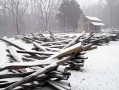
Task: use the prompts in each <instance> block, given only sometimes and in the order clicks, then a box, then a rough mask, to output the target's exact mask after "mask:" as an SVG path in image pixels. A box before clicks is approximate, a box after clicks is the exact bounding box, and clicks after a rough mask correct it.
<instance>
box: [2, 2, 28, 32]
mask: <svg viewBox="0 0 119 90" xmlns="http://www.w3.org/2000/svg"><path fill="white" fill-rule="evenodd" d="M0 3H1V5H3V8H6V9H7V10H8V11H9V12H11V14H12V16H13V21H14V23H15V27H16V34H20V33H21V31H20V29H19V24H20V23H21V20H22V18H23V16H24V14H25V12H26V9H27V8H28V2H27V0H25V1H24V0H1V1H0Z"/></svg>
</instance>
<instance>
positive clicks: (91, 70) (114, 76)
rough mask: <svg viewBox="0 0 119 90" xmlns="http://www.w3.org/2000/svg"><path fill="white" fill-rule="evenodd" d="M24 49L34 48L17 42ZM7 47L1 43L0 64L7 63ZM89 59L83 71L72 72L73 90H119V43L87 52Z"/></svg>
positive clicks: (112, 43) (111, 43)
mask: <svg viewBox="0 0 119 90" xmlns="http://www.w3.org/2000/svg"><path fill="white" fill-rule="evenodd" d="M15 43H16V44H17V45H20V46H23V47H24V48H26V49H27V48H28V49H29V47H32V46H31V45H26V46H25V45H24V44H23V42H22V44H21V42H16V41H15ZM5 49H6V46H5V43H4V42H0V63H1V64H2V63H3V64H4V63H5V62H7V57H6V54H7V52H6V50H5ZM86 56H88V59H87V60H86V61H85V65H84V67H83V68H82V70H81V71H71V77H70V78H69V81H70V83H71V87H72V90H119V71H118V69H119V41H115V42H110V43H109V45H103V46H98V48H97V49H95V50H92V51H87V52H86Z"/></svg>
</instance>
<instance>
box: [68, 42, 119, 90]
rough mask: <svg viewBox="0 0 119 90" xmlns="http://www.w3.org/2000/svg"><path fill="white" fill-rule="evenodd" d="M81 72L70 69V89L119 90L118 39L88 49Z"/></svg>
mask: <svg viewBox="0 0 119 90" xmlns="http://www.w3.org/2000/svg"><path fill="white" fill-rule="evenodd" d="M86 55H87V56H88V57H89V58H88V59H87V60H86V62H85V66H84V67H83V68H82V71H81V72H77V71H71V72H72V74H71V77H70V79H69V81H70V83H71V86H72V90H119V71H118V69H119V41H118V42H110V44H109V45H108V46H107V45H104V46H99V47H98V49H95V50H92V51H88V52H87V54H86Z"/></svg>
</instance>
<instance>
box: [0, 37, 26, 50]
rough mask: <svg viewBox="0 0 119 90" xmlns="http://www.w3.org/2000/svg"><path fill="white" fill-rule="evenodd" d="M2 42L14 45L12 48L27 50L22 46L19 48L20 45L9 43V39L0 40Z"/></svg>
mask: <svg viewBox="0 0 119 90" xmlns="http://www.w3.org/2000/svg"><path fill="white" fill-rule="evenodd" d="M0 40H2V41H4V42H6V43H8V44H10V45H12V46H14V47H16V48H18V49H20V50H25V49H24V48H22V47H20V46H18V45H16V44H14V43H12V42H11V41H9V40H7V39H2V38H0Z"/></svg>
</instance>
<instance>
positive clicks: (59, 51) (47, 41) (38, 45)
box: [0, 31, 117, 90]
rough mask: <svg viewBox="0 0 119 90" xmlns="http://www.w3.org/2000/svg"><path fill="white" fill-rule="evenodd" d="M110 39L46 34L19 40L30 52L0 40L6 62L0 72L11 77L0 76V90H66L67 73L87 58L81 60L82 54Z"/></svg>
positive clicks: (81, 34)
mask: <svg viewBox="0 0 119 90" xmlns="http://www.w3.org/2000/svg"><path fill="white" fill-rule="evenodd" d="M112 36H113V37H116V39H117V35H115V36H114V34H110V35H109V34H106V35H102V34H95V33H90V34H86V33H85V32H82V33H80V34H77V35H76V34H74V35H73V34H72V35H68V34H65V35H64V34H63V35H61V34H53V33H52V32H50V31H49V36H48V35H43V34H41V33H38V34H29V35H24V36H21V39H22V40H23V41H25V42H26V43H27V42H28V43H31V44H32V45H33V47H32V48H30V50H27V49H25V48H24V47H21V46H20V45H16V44H15V43H13V42H12V41H10V40H9V39H0V40H2V41H4V42H5V43H7V49H6V51H7V52H8V54H7V56H8V57H9V58H10V59H9V61H10V62H9V63H6V64H4V65H2V64H1V65H0V71H4V70H9V72H10V73H11V74H7V73H6V74H0V79H1V80H0V89H4V90H13V89H14V90H20V89H25V88H28V87H31V88H35V87H42V86H43V85H45V84H50V85H51V86H53V87H55V88H56V89H59V90H60V89H61V90H70V89H71V87H70V84H69V83H68V82H66V80H67V79H68V78H69V76H70V75H71V73H70V72H68V69H73V70H79V69H80V68H81V67H83V66H84V61H85V59H87V58H88V57H85V56H84V54H85V51H87V50H92V49H95V48H96V47H97V46H95V45H100V44H104V43H109V40H110V37H112ZM111 40H112V39H111ZM11 79H13V80H12V81H11ZM62 80H63V81H62ZM64 80H65V81H64Z"/></svg>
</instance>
